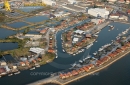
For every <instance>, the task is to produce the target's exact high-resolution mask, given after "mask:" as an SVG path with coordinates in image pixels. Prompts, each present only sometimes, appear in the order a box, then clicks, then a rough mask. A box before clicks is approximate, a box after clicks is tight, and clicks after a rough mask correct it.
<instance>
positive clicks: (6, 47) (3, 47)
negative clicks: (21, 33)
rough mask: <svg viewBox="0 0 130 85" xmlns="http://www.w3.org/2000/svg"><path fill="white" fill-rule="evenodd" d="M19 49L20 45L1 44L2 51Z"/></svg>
mask: <svg viewBox="0 0 130 85" xmlns="http://www.w3.org/2000/svg"><path fill="white" fill-rule="evenodd" d="M16 48H18V43H0V50H1V51H5V50H12V49H16Z"/></svg>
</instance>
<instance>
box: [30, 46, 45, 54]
mask: <svg viewBox="0 0 130 85" xmlns="http://www.w3.org/2000/svg"><path fill="white" fill-rule="evenodd" d="M29 51H30V52H33V53H36V54H44V53H45V51H44V49H42V48H38V47H32V48H30V50H29Z"/></svg>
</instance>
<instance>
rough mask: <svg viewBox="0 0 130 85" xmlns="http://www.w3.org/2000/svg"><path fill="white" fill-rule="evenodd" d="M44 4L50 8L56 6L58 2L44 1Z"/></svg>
mask: <svg viewBox="0 0 130 85" xmlns="http://www.w3.org/2000/svg"><path fill="white" fill-rule="evenodd" d="M42 2H43V3H45V4H46V5H50V6H55V5H56V2H55V1H54V0H42Z"/></svg>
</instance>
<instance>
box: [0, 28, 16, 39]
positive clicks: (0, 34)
mask: <svg viewBox="0 0 130 85" xmlns="http://www.w3.org/2000/svg"><path fill="white" fill-rule="evenodd" d="M14 34H16V32H15V31H12V30H8V29H3V28H0V39H4V38H6V37H8V36H10V35H14Z"/></svg>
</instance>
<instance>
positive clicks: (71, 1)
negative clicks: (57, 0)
mask: <svg viewBox="0 0 130 85" xmlns="http://www.w3.org/2000/svg"><path fill="white" fill-rule="evenodd" d="M68 1H69V3H70V4H76V3H77V2H78V1H76V0H68Z"/></svg>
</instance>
